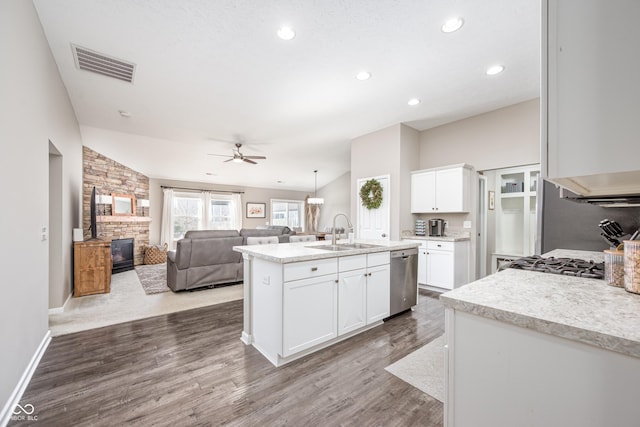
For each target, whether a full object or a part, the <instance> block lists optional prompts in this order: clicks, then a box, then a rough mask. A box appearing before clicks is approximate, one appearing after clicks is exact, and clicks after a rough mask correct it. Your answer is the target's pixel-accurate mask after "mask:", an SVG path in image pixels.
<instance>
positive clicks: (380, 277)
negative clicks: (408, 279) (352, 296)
mask: <svg viewBox="0 0 640 427" xmlns="http://www.w3.org/2000/svg"><path fill="white" fill-rule="evenodd" d="M390 273H391V268H390V265H389V264H386V265H378V266H375V267H369V268H368V271H367V274H368V275H367V325H370V324H372V323H375V322H378V321H380V320H382V319H384V318H386V317H389V314H390V312H391V311H390V310H391V281H390Z"/></svg>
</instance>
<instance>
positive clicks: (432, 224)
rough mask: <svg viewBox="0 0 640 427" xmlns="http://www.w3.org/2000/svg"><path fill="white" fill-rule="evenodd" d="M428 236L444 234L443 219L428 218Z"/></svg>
mask: <svg viewBox="0 0 640 427" xmlns="http://www.w3.org/2000/svg"><path fill="white" fill-rule="evenodd" d="M429 236H437V237H442V236H444V219H441V218H434V219H430V220H429Z"/></svg>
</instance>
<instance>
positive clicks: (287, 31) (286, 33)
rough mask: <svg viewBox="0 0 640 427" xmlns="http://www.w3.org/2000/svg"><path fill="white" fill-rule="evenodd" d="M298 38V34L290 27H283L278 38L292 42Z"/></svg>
mask: <svg viewBox="0 0 640 427" xmlns="http://www.w3.org/2000/svg"><path fill="white" fill-rule="evenodd" d="M295 36H296V32H295V31H293V30H292V29H291V28H290V27H282V28H280V29H279V30H278V37H280V38H281V39H282V40H291V39H293V38H294V37H295Z"/></svg>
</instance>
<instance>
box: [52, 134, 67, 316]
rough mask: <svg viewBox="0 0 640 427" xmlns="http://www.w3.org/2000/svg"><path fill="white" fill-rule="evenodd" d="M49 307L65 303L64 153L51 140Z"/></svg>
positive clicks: (56, 307)
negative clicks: (63, 246) (63, 239)
mask: <svg viewBox="0 0 640 427" xmlns="http://www.w3.org/2000/svg"><path fill="white" fill-rule="evenodd" d="M48 227H49V309H52V308H53V309H59V310H61V309H62V307H63V306H64V303H65V297H66V295H65V289H64V286H63V277H64V271H63V263H64V261H63V254H64V251H63V248H62V154H61V153H60V151H58V149H57V148H56V146H55V145H53V143H51V141H49V226H48Z"/></svg>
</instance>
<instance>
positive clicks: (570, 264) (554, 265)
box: [501, 255, 604, 279]
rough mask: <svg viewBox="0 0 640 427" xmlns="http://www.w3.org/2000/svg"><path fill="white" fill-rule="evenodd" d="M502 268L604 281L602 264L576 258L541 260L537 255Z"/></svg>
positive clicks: (515, 261)
mask: <svg viewBox="0 0 640 427" xmlns="http://www.w3.org/2000/svg"><path fill="white" fill-rule="evenodd" d="M504 268H517V269H520V270H530V271H540V272H542V273H553V274H564V275H566V276H577V277H585V278H589V279H604V262H593V261H586V260H583V259H576V258H555V257H549V258H543V257H541V256H539V255H532V256H527V257H522V258H519V259H516V260H514V261H511V262H510V263H509V264H506V265H505V266H504V267H503V268H501V270H502V269H504Z"/></svg>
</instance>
